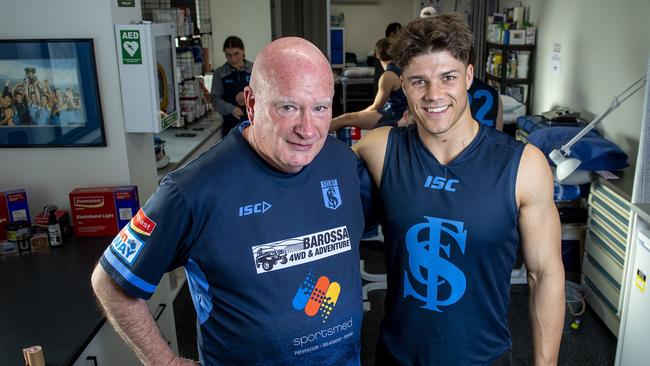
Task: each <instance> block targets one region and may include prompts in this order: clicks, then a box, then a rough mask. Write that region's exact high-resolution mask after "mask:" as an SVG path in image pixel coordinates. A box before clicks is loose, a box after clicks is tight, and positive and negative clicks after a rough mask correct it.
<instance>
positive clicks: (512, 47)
mask: <svg viewBox="0 0 650 366" xmlns="http://www.w3.org/2000/svg"><path fill="white" fill-rule="evenodd" d="M487 46H488V48H494V49H498V50H502V51H504V50H505V51H511V52H512V51H515V52H516V51H534V50H535V45H534V44H502V43H493V42H487Z"/></svg>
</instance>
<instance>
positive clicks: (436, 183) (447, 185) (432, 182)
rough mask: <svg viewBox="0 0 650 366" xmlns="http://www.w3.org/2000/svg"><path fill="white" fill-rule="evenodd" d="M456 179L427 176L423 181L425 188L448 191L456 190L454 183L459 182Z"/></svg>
mask: <svg viewBox="0 0 650 366" xmlns="http://www.w3.org/2000/svg"><path fill="white" fill-rule="evenodd" d="M459 182H460V181H459V180H458V179H447V178H443V177H432V176H428V177H427V180H426V181H425V182H424V187H425V188H431V189H442V190H445V191H448V192H456V188H454V184H456V183H459Z"/></svg>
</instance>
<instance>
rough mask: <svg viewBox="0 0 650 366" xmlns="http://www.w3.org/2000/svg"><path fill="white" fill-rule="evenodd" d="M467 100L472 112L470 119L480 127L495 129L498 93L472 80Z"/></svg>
mask: <svg viewBox="0 0 650 366" xmlns="http://www.w3.org/2000/svg"><path fill="white" fill-rule="evenodd" d="M467 100H468V102H469V107H470V109H471V110H472V117H474V119H475V120H477V121H478V122H480V123H481V124H482V125H485V126H489V127H496V124H497V116H498V115H499V93H497V91H496V89H494V88H493V87H491V86H490V85H488V84H486V83H485V82H483V81H482V80H481V79H478V78H474V80H473V81H472V86H470V88H469V90H467Z"/></svg>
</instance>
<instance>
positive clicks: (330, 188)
mask: <svg viewBox="0 0 650 366" xmlns="http://www.w3.org/2000/svg"><path fill="white" fill-rule="evenodd" d="M320 188H321V190H322V191H323V203H324V204H325V207H327V208H330V209H332V210H336V209H337V208H339V206H341V203H342V201H341V192H340V191H339V184H338V182H337V181H336V179H332V180H324V181H321V182H320Z"/></svg>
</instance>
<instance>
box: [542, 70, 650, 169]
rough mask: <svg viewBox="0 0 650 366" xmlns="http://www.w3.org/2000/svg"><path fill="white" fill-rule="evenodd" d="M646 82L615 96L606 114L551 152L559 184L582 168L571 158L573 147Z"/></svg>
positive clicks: (633, 85)
mask: <svg viewBox="0 0 650 366" xmlns="http://www.w3.org/2000/svg"><path fill="white" fill-rule="evenodd" d="M645 80H646V76H645V75H644V76H643V77H642V78H640V79H639V80H637V81H635V82H634V83H633V84H632V85H630V86H629V87H628V88H627V89H625V90H624V91H623V92H622V93H621V94H619V95H617V96H615V97H614V100H612V104H610V106H609V108H607V110H606V111H605V112H603V113H601V114H600V115H599V116H598V117H596V119H594V120H593V121H591V123H589V124H588V125H587V126H585V128H583V129H582V130H581V131H580V132H579V133H578V134H577V135H575V136H574V137H573V138H572V139H571V140H569V142H567V143H566V144H564V145H562V147H561V148H559V149H555V150H553V151H551V153H550V154H548V156H549V158H551V161H553V163H555V166H556V167H557V169H556V174H557V180H558V181H559V182H562V181H563V180H564V179H566V178H567V177H568V176H569V175H571V173H573V172H574V171H575V170H576V169H578V166H580V163H581V162H580V160H578V159H576V158H573V157H570V155H571V146H573V145H575V143H576V142H578V140H580V139H581V138H582V137H583V136H584V135H586V134H587V133H588V132H589V131H591V130H592V129H593V128H594V127H596V125H598V124H599V123H600V121H602V120H603V118H605V117H607V115H608V114H610V113H611V112H612V111H613V110H615V109H616V108H618V107H619V106H620V105H621V104H623V102H625V101H626V100H627V99H628V98H629V97H631V96H632V95H634V93H636V92H638V91H639V90H641V88H643V86H644V83H645Z"/></svg>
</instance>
